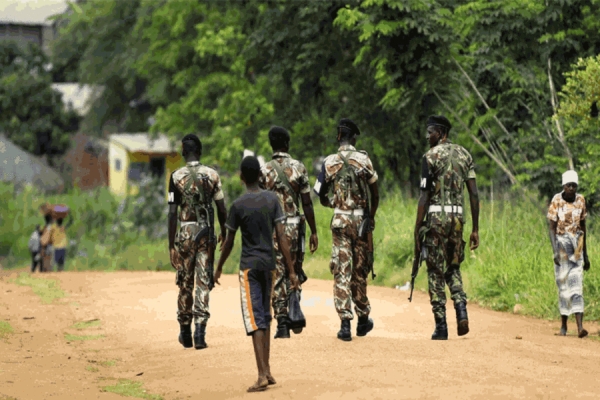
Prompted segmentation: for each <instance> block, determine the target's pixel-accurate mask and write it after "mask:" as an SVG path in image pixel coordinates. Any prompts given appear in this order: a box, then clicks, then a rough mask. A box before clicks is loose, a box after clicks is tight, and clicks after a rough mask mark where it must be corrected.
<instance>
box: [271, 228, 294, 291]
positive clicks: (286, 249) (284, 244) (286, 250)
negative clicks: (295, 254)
mask: <svg viewBox="0 0 600 400" xmlns="http://www.w3.org/2000/svg"><path fill="white" fill-rule="evenodd" d="M275 232H276V234H277V243H278V244H279V248H280V249H281V253H282V254H283V258H284V259H285V263H286V264H287V266H288V275H289V277H290V283H291V284H292V286H291V289H292V290H298V289H299V288H300V282H298V277H297V276H296V271H294V264H293V263H292V253H291V252H290V242H289V240H288V238H287V236H286V235H285V233H284V231H283V223H276V224H275Z"/></svg>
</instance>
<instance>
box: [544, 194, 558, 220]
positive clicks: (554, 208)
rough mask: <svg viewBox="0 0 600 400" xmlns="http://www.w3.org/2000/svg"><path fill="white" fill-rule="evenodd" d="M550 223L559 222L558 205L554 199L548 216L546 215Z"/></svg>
mask: <svg viewBox="0 0 600 400" xmlns="http://www.w3.org/2000/svg"><path fill="white" fill-rule="evenodd" d="M546 218H548V219H549V220H550V221H554V222H556V221H558V205H557V204H556V199H552V202H551V203H550V207H548V214H547V215H546Z"/></svg>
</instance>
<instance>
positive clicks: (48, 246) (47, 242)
mask: <svg viewBox="0 0 600 400" xmlns="http://www.w3.org/2000/svg"><path fill="white" fill-rule="evenodd" d="M44 220H45V221H46V225H44V227H43V228H42V236H41V238H40V245H41V254H40V258H41V262H42V264H41V266H40V272H48V271H52V254H53V252H52V249H53V248H52V241H51V236H50V235H51V231H52V209H51V208H50V207H49V206H47V207H46V208H44Z"/></svg>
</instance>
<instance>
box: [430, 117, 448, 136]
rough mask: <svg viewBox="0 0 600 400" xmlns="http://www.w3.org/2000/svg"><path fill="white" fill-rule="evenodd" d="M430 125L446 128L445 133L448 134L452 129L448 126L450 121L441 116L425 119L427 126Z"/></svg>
mask: <svg viewBox="0 0 600 400" xmlns="http://www.w3.org/2000/svg"><path fill="white" fill-rule="evenodd" d="M432 125H435V126H441V127H443V128H446V131H448V132H450V129H451V128H452V125H451V124H450V121H448V118H446V117H444V116H443V115H432V116H430V117H429V118H427V126H432Z"/></svg>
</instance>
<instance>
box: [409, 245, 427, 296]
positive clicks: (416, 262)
mask: <svg viewBox="0 0 600 400" xmlns="http://www.w3.org/2000/svg"><path fill="white" fill-rule="evenodd" d="M422 261H423V260H422V257H421V252H419V254H417V257H416V258H415V260H414V261H413V266H412V274H411V279H410V297H409V298H408V301H409V302H412V295H413V289H414V288H415V279H416V278H417V274H418V273H419V267H420V266H421V262H422Z"/></svg>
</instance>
